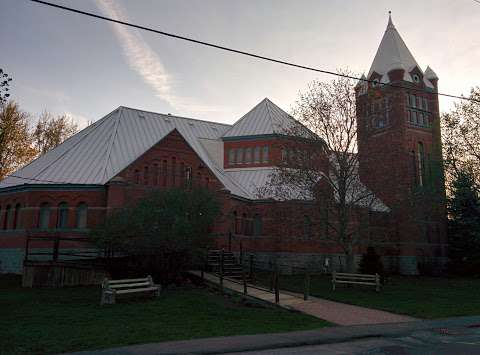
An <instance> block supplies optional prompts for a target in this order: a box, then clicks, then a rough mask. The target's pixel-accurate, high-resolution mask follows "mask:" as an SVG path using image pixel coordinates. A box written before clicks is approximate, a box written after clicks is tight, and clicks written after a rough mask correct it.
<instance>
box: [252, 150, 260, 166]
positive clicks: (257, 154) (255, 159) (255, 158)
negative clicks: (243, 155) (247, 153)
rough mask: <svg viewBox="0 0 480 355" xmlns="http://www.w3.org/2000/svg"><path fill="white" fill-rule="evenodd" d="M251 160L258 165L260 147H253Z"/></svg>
mask: <svg viewBox="0 0 480 355" xmlns="http://www.w3.org/2000/svg"><path fill="white" fill-rule="evenodd" d="M253 160H254V162H255V163H257V164H258V163H260V147H255V149H254V151H253Z"/></svg>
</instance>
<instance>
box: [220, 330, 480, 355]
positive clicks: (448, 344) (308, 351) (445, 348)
mask: <svg viewBox="0 0 480 355" xmlns="http://www.w3.org/2000/svg"><path fill="white" fill-rule="evenodd" d="M450 332H451V334H448V333H447V334H444V333H442V332H441V331H439V330H432V331H419V332H413V333H412V334H410V335H407V336H403V337H399V338H383V337H375V338H370V339H365V340H355V341H347V342H342V343H334V344H323V345H313V346H300V347H290V348H279V349H271V350H261V351H249V352H240V353H238V352H236V353H235V354H236V355H239V354H241V355H254V354H255V355H257V354H258V355H287V354H292V355H313V354H319V355H322V354H329V355H330V354H332V355H340V354H356V355H452V354H454V355H475V354H480V329H479V328H476V329H467V330H466V329H456V330H450ZM225 354H230V355H233V353H225Z"/></svg>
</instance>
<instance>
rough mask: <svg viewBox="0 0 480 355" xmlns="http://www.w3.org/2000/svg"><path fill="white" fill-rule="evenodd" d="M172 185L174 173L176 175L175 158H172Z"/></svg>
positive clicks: (173, 183) (173, 184)
mask: <svg viewBox="0 0 480 355" xmlns="http://www.w3.org/2000/svg"><path fill="white" fill-rule="evenodd" d="M171 174H172V186H175V175H177V159H176V158H175V157H174V158H172V171H171Z"/></svg>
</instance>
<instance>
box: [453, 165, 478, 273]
mask: <svg viewBox="0 0 480 355" xmlns="http://www.w3.org/2000/svg"><path fill="white" fill-rule="evenodd" d="M448 212H449V226H448V227H449V231H448V232H449V233H448V238H449V251H450V271H451V272H452V273H457V274H469V275H471V274H477V275H480V197H479V191H478V190H477V188H476V184H475V178H474V176H473V173H472V172H471V171H468V170H462V171H460V172H459V173H458V174H457V176H456V179H455V180H454V182H453V183H452V197H451V198H450V199H449V204H448Z"/></svg>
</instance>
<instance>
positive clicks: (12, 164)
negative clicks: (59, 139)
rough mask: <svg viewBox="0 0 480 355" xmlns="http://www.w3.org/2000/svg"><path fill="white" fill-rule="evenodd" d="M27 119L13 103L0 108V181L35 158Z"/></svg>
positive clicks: (25, 114) (26, 115) (24, 113)
mask: <svg viewBox="0 0 480 355" xmlns="http://www.w3.org/2000/svg"><path fill="white" fill-rule="evenodd" d="M28 118H29V115H28V114H27V113H26V112H23V111H21V110H20V108H19V107H18V105H17V104H16V103H15V102H13V101H10V102H8V103H6V104H5V105H1V106H0V180H2V179H3V178H4V177H5V176H6V175H7V174H9V173H11V172H12V171H15V170H16V169H18V168H20V167H21V166H23V165H24V164H26V163H29V162H30V161H31V160H32V159H33V158H34V157H35V150H34V149H33V148H32V144H31V143H32V139H31V135H30V132H29V127H28Z"/></svg>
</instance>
